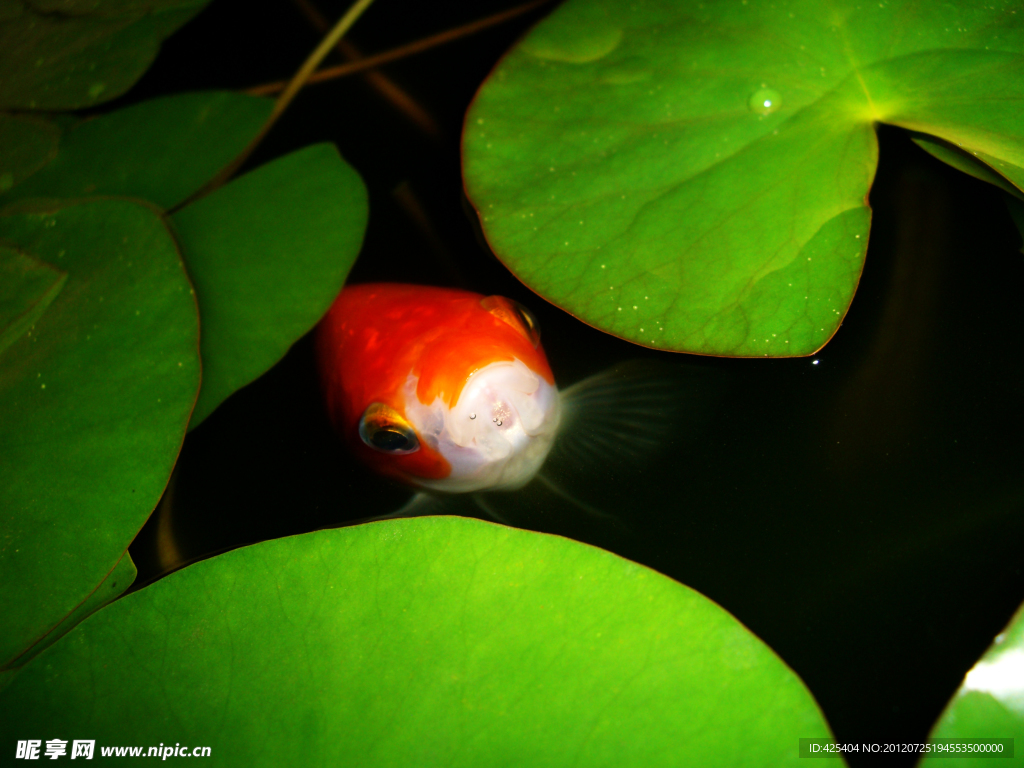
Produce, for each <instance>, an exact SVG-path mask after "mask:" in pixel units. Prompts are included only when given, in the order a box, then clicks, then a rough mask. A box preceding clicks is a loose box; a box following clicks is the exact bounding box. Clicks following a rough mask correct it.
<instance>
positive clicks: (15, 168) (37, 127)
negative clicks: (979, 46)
mask: <svg viewBox="0 0 1024 768" xmlns="http://www.w3.org/2000/svg"><path fill="white" fill-rule="evenodd" d="M59 139H60V129H59V128H57V126H56V125H54V124H53V123H51V122H49V121H48V120H43V119H42V118H38V117H31V116H28V115H4V114H0V195H2V194H3V193H4V192H6V191H7V190H9V189H10V188H11V187H13V186H14V185H15V184H17V183H19V182H21V181H23V180H24V179H26V178H28V177H29V176H31V175H32V174H33V173H35V172H36V171H38V170H39V169H40V168H42V167H43V166H44V165H46V164H47V163H48V162H50V161H51V160H52V159H53V158H54V156H55V155H56V154H57V142H58V141H59Z"/></svg>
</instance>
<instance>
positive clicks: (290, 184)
mask: <svg viewBox="0 0 1024 768" xmlns="http://www.w3.org/2000/svg"><path fill="white" fill-rule="evenodd" d="M367 205H368V203H367V197H366V188H365V187H364V186H363V182H362V180H361V179H360V178H359V175H358V174H357V173H356V172H355V171H354V170H353V169H352V168H351V166H349V165H348V164H347V163H345V162H344V161H343V160H342V159H341V157H339V155H338V151H337V150H336V149H335V148H334V146H333V145H331V144H316V145H313V146H311V147H306V148H305V149H301V150H299V151H297V152H293V153H291V154H290V155H287V156H285V157H282V158H280V159H278V160H275V161H274V162H271V163H268V164H266V165H264V166H262V167H260V168H257V169H256V170H255V171H252V172H251V173H248V174H246V175H245V176H243V177H241V178H240V179H237V180H235V181H233V182H231V183H230V184H228V185H227V186H225V187H222V188H221V189H219V190H217V191H216V192H214V193H213V194H211V195H208V196H207V197H204V198H201V199H199V200H197V201H196V202H194V203H191V204H190V205H188V206H186V207H184V208H182V209H181V210H180V211H178V213H176V214H175V215H174V216H173V217H172V219H171V221H172V224H173V226H174V231H175V234H176V235H177V237H178V242H179V243H180V244H181V250H182V256H183V258H184V259H185V263H186V265H187V267H188V271H189V275H190V276H191V277H192V281H193V283H194V284H195V286H196V293H197V295H198V299H199V312H200V316H201V317H202V319H203V334H202V355H203V387H202V390H201V391H200V393H199V401H198V402H197V403H196V409H195V412H194V413H193V414H192V423H191V426H190V428H191V427H195V426H196V425H198V424H199V423H200V422H202V420H203V419H205V418H206V417H207V416H208V415H209V414H210V413H211V412H212V411H213V410H214V408H216V407H217V406H218V405H220V403H221V402H222V401H223V400H224V398H226V397H227V396H228V395H230V394H231V393H232V392H234V391H235V390H236V389H239V388H240V387H243V386H245V385H246V384H248V383H249V382H250V381H252V380H253V379H255V378H256V377H258V376H260V375H261V374H263V373H264V372H265V371H267V370H268V369H269V368H270V367H271V366H272V365H273V364H274V363H276V362H277V361H278V360H280V359H281V358H282V357H283V356H284V354H285V352H287V351H288V349H289V347H291V345H292V344H293V343H294V342H295V341H296V340H297V339H298V338H299V337H300V336H302V335H303V334H304V333H306V332H307V331H309V329H310V328H312V327H313V326H314V325H315V324H316V322H317V321H318V320H319V319H320V317H321V316H322V315H323V314H324V313H325V312H326V311H327V309H328V308H329V307H330V306H331V302H333V301H334V298H335V297H336V296H337V295H338V292H339V291H340V290H341V286H342V285H343V284H344V282H345V277H346V276H347V275H348V271H349V269H350V268H351V266H352V263H353V262H354V261H355V258H356V255H357V254H358V253H359V247H360V245H361V244H362V241H363V232H364V231H365V229H366V218H367Z"/></svg>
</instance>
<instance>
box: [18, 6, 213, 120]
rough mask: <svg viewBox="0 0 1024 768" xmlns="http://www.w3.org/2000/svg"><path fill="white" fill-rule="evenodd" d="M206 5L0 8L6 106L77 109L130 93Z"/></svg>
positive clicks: (19, 108) (20, 108)
mask: <svg viewBox="0 0 1024 768" xmlns="http://www.w3.org/2000/svg"><path fill="white" fill-rule="evenodd" d="M207 2H208V0H72V1H71V2H64V1H63V0H57V1H55V2H48V1H47V0H24V1H23V2H19V1H18V0H15V1H14V2H8V3H6V4H5V5H4V7H3V9H2V10H0V108H6V109H17V110H22V109H40V110H59V109H79V108H82V107H89V106H92V105H94V104H99V103H100V102H103V101H108V100H110V99H112V98H114V97H116V96H120V95H121V94H122V93H124V92H125V91H127V90H128V89H129V88H130V87H131V86H132V85H133V84H134V83H135V81H136V80H138V79H139V77H141V76H142V73H143V72H145V71H146V69H147V68H148V67H149V65H150V64H152V63H153V59H154V58H155V57H156V53H157V50H158V48H159V47H160V41H161V40H163V39H164V38H165V37H167V36H168V35H170V34H171V33H172V32H173V31H174V30H175V29H177V28H178V27H180V26H181V25H182V24H184V23H185V22H186V21H188V20H189V19H190V18H192V16H194V15H195V14H196V13H197V12H198V11H199V10H200V9H201V8H202V7H203V6H204V5H206V3H207Z"/></svg>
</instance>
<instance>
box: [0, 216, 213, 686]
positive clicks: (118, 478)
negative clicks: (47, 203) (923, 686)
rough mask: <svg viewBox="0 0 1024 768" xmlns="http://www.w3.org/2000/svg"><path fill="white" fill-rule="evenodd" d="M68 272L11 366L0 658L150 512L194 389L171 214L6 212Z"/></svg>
mask: <svg viewBox="0 0 1024 768" xmlns="http://www.w3.org/2000/svg"><path fill="white" fill-rule="evenodd" d="M0 241H2V242H4V243H7V244H9V245H12V246H16V247H18V248H21V249H23V250H25V251H27V252H29V253H32V254H34V255H36V256H38V257H39V258H40V259H43V260H45V261H46V262H48V263H49V264H52V265H54V266H56V267H58V268H60V269H61V270H63V271H66V272H67V273H68V279H67V283H66V284H65V285H64V289H63V290H62V291H61V292H60V294H58V296H57V297H56V299H54V301H53V303H52V304H51V305H50V307H49V308H48V309H47V310H46V312H45V313H44V314H43V315H42V317H41V318H40V319H39V320H38V321H37V322H36V324H35V327H34V328H32V329H30V330H29V331H28V332H27V333H25V334H24V335H23V336H21V338H19V339H18V340H17V341H15V342H14V344H12V345H11V346H10V347H8V348H7V350H6V351H5V352H4V353H3V357H2V362H3V364H2V365H0V455H3V457H4V460H3V461H0V540H2V542H3V546H2V548H0V584H2V585H3V586H2V588H0V626H3V628H4V631H3V632H0V666H3V665H6V664H9V663H11V662H12V661H13V660H15V659H16V658H17V657H18V656H19V655H21V654H22V653H24V652H25V650H27V649H28V648H29V647H30V646H31V645H32V644H34V643H35V642H37V641H39V640H40V639H42V638H43V637H45V636H46V635H47V634H48V633H49V632H50V631H51V630H52V629H53V628H54V627H55V626H56V625H57V624H58V623H59V622H61V621H62V620H63V619H64V618H65V617H66V616H67V615H68V614H69V613H71V612H72V611H73V610H75V609H76V608H77V607H78V606H79V605H80V604H81V603H82V602H83V601H85V600H86V599H87V598H88V597H89V595H90V594H91V593H92V592H93V590H94V589H95V588H96V586H97V585H98V584H100V583H101V582H102V581H103V580H104V579H105V578H107V575H108V574H109V573H110V572H111V571H112V570H113V569H114V567H115V565H116V564H117V562H118V560H120V559H121V556H122V554H123V553H124V551H125V549H126V548H127V547H128V543H129V542H130V541H131V540H132V538H133V537H134V536H135V534H136V532H137V531H138V530H139V528H140V527H141V526H142V524H143V523H144V522H145V520H146V517H147V516H148V515H149V513H150V512H151V511H152V510H153V507H154V506H155V505H156V502H157V500H158V499H159V498H160V494H161V492H162V491H163V488H164V485H165V484H166V483H167V479H168V477H169V476H170V473H171V468H172V466H173V464H174V460H175V458H176V456H177V454H178V449H179V448H180V446H181V441H182V438H183V436H184V433H185V428H186V425H187V423H188V418H189V413H190V412H191V409H192V404H193V402H194V399H195V397H196V391H197V389H198V386H199V358H198V354H197V350H198V327H197V325H198V322H197V315H196V306H195V300H194V298H193V296H192V295H191V287H190V286H189V283H188V280H187V278H186V276H185V272H184V269H183V268H182V264H181V261H180V258H179V257H178V253H177V251H176V250H175V247H174V241H173V239H172V238H171V236H170V233H169V232H168V231H167V229H166V228H165V226H164V224H163V222H162V220H161V219H160V217H159V216H158V215H157V214H155V213H154V212H153V211H152V210H150V209H149V208H147V207H145V206H143V205H139V204H137V203H133V202H128V201H115V200H105V201H94V202H88V203H82V204H77V205H68V206H66V207H56V204H54V206H53V207H51V208H49V209H45V208H42V207H40V208H37V209H35V210H31V211H21V212H17V213H15V212H12V211H8V212H7V215H4V216H0Z"/></svg>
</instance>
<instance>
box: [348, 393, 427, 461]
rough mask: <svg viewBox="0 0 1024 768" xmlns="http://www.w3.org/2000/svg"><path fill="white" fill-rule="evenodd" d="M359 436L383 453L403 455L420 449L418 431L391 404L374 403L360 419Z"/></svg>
mask: <svg viewBox="0 0 1024 768" xmlns="http://www.w3.org/2000/svg"><path fill="white" fill-rule="evenodd" d="M359 437H360V438H362V441H363V442H364V443H366V444H367V445H368V446H370V447H371V448H373V449H374V450H376V451H380V452H381V453H390V454H392V455H398V456H400V455H403V454H406V453H413V452H414V451H418V450H419V449H420V441H419V439H418V438H417V437H416V431H415V430H414V429H413V428H412V427H411V426H409V423H408V422H407V421H406V420H405V419H403V418H402V415H401V414H400V413H399V412H398V411H396V410H395V409H394V408H392V407H391V406H389V405H385V404H384V403H373V404H372V405H371V406H370V407H369V408H367V409H366V411H365V412H364V413H363V417H362V418H361V419H360V420H359Z"/></svg>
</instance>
